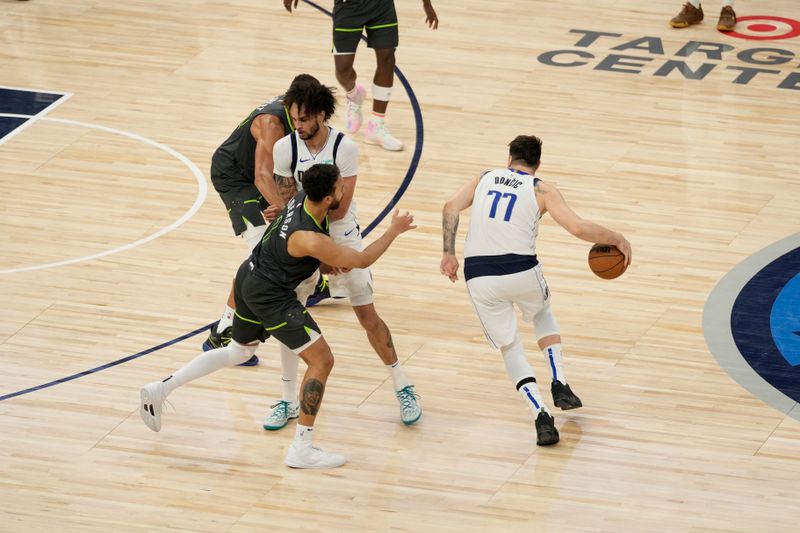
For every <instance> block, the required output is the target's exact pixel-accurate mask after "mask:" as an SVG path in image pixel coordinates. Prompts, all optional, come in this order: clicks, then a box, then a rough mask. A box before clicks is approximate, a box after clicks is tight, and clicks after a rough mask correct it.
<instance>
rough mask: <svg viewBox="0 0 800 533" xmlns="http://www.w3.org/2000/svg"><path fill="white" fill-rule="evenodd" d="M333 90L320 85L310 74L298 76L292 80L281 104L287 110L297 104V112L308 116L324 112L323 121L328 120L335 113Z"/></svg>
mask: <svg viewBox="0 0 800 533" xmlns="http://www.w3.org/2000/svg"><path fill="white" fill-rule="evenodd" d="M334 90H335V89H334V88H333V87H327V86H325V85H322V84H321V83H320V82H319V80H318V79H317V78H315V77H314V76H312V75H310V74H300V75H299V76H295V78H294V80H292V84H291V85H290V86H289V90H288V91H286V95H285V96H284V97H283V104H284V105H285V106H286V108H287V109H288V108H290V107H292V104H297V108H298V109H299V110H302V111H304V112H305V113H308V114H310V115H316V114H317V113H319V112H321V111H324V112H325V120H328V119H329V118H331V117H332V116H333V113H334V112H335V111H336V98H334V96H333V91H334Z"/></svg>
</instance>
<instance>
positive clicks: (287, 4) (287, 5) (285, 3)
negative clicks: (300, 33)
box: [283, 0, 300, 13]
mask: <svg viewBox="0 0 800 533" xmlns="http://www.w3.org/2000/svg"><path fill="white" fill-rule="evenodd" d="M299 1H300V0H283V7H285V8H286V11H288V12H289V13H291V12H292V7H294V8H295V9H297V2H299ZM292 2H294V6H293V5H292Z"/></svg>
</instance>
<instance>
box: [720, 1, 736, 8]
mask: <svg viewBox="0 0 800 533" xmlns="http://www.w3.org/2000/svg"><path fill="white" fill-rule="evenodd" d="M722 5H723V6H731V7H733V0H722Z"/></svg>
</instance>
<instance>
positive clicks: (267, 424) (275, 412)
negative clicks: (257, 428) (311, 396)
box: [264, 400, 300, 431]
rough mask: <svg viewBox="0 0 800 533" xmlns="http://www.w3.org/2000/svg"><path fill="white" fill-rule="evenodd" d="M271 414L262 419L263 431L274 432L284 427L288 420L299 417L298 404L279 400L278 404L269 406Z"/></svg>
mask: <svg viewBox="0 0 800 533" xmlns="http://www.w3.org/2000/svg"><path fill="white" fill-rule="evenodd" d="M270 407H271V408H272V413H270V415H269V416H268V417H267V418H265V419H264V429H266V430H269V431H276V430H278V429H281V428H282V427H284V426H286V424H288V423H289V420H292V419H294V418H297V417H298V416H299V415H300V403H299V402H294V403H290V402H287V401H286V400H280V401H279V402H278V403H274V404H272V405H270Z"/></svg>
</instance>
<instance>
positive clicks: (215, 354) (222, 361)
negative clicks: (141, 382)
mask: <svg viewBox="0 0 800 533" xmlns="http://www.w3.org/2000/svg"><path fill="white" fill-rule="evenodd" d="M254 353H255V346H243V345H241V344H239V343H237V342H236V341H231V343H230V344H229V345H228V346H225V347H224V348H215V349H213V350H209V351H207V352H203V353H201V354H200V355H198V356H197V357H195V358H194V359H192V360H191V361H189V363H188V364H186V365H185V366H184V367H183V368H181V369H180V370H178V371H176V372H175V373H174V374H172V375H171V376H170V377H169V378H167V379H166V380H164V395H165V396H169V394H170V393H171V392H172V391H174V390H175V389H177V388H178V387H180V386H182V385H186V384H187V383H189V382H190V381H194V380H196V379H197V378H201V377H203V376H207V375H208V374H211V373H212V372H216V371H217V370H220V369H223V368H225V367H228V366H234V365H238V364H240V363H244V362H245V361H247V360H248V359H250V357H252V355H253V354H254Z"/></svg>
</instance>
